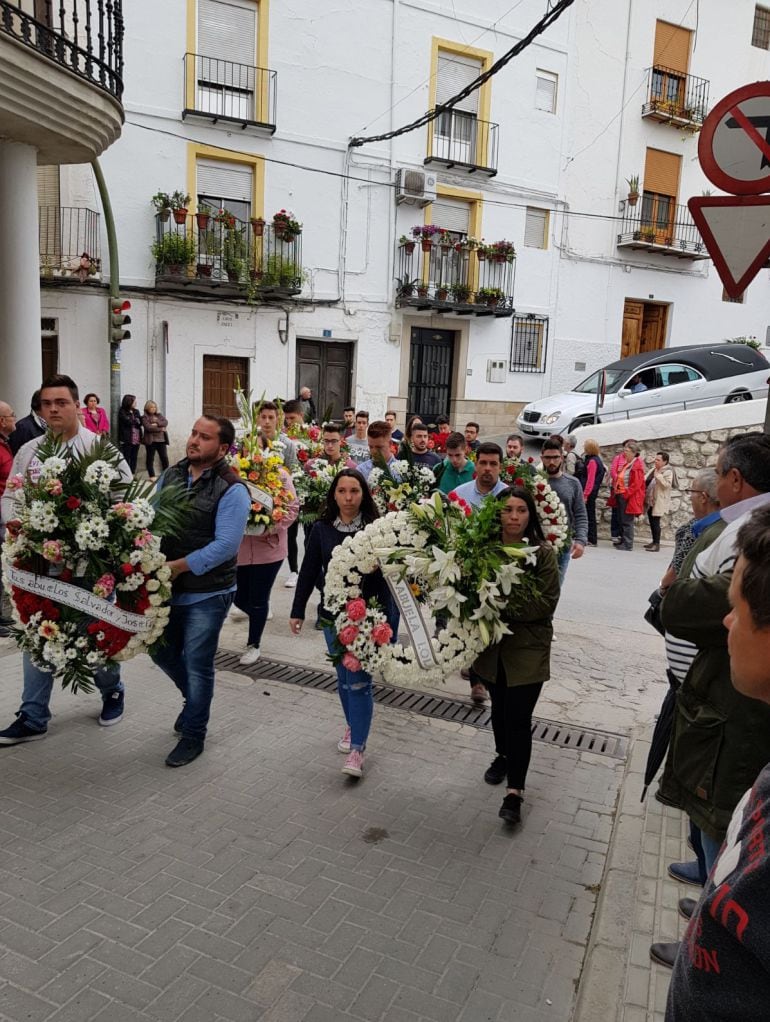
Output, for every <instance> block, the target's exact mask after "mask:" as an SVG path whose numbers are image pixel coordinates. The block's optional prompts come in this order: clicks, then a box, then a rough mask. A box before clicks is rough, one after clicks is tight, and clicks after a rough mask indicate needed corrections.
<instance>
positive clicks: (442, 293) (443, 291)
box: [435, 281, 449, 302]
mask: <svg viewBox="0 0 770 1022" xmlns="http://www.w3.org/2000/svg"><path fill="white" fill-rule="evenodd" d="M448 293H449V287H448V285H446V284H444V283H442V282H441V281H439V282H438V283H437V284H436V288H435V298H436V301H437V302H445V301H446V300H447V295H448Z"/></svg>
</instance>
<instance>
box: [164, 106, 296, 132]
mask: <svg viewBox="0 0 770 1022" xmlns="http://www.w3.org/2000/svg"><path fill="white" fill-rule="evenodd" d="M182 120H190V121H203V122H206V123H209V124H225V125H230V126H233V127H236V128H240V129H241V131H247V130H248V133H249V134H251V135H264V136H268V137H269V136H270V135H274V134H275V128H276V126H275V124H266V123H264V122H263V121H252V120H248V119H247V118H244V117H231V116H230V115H226V114H218V113H209V112H207V111H205V110H189V109H185V110H183V111H182Z"/></svg>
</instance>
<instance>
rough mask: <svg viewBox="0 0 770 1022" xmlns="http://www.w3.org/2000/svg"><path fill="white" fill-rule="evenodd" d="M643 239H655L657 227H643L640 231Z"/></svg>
mask: <svg viewBox="0 0 770 1022" xmlns="http://www.w3.org/2000/svg"><path fill="white" fill-rule="evenodd" d="M639 234H640V235H641V238H642V241H651V242H652V241H655V228H654V227H643V228H642V229H641V231H640V232H639Z"/></svg>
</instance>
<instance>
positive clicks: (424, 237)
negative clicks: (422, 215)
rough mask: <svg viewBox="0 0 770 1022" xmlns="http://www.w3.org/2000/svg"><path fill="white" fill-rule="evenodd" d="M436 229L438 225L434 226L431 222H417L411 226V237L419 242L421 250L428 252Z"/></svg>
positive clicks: (431, 246)
mask: <svg viewBox="0 0 770 1022" xmlns="http://www.w3.org/2000/svg"><path fill="white" fill-rule="evenodd" d="M437 231H438V227H434V226H433V224H417V225H416V226H415V227H413V228H412V237H413V238H416V240H417V241H419V242H420V245H421V246H422V250H423V252H430V250H431V248H433V237H434V235H435V234H436V233H437Z"/></svg>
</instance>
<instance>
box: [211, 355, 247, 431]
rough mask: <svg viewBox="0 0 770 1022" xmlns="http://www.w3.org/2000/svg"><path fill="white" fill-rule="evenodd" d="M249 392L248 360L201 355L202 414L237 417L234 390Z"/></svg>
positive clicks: (229, 417)
mask: <svg viewBox="0 0 770 1022" xmlns="http://www.w3.org/2000/svg"><path fill="white" fill-rule="evenodd" d="M238 386H240V388H241V390H243V391H245V393H247V394H248V392H249V360H248V359H247V358H235V357H230V356H222V355H204V356H203V414H204V415H224V416H225V417H226V418H228V419H237V418H238V417H239V412H238V407H237V405H236V403H235V390H236V387H238Z"/></svg>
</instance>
